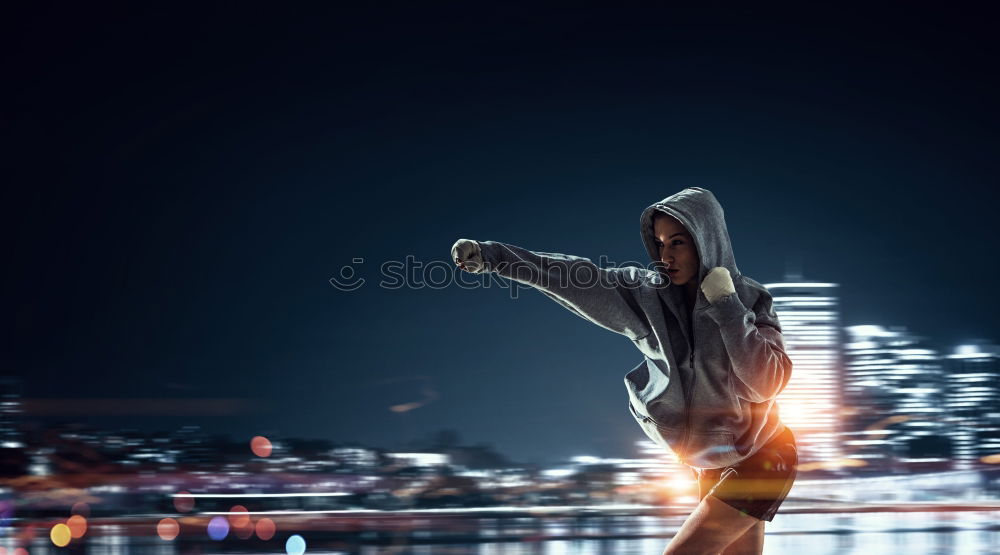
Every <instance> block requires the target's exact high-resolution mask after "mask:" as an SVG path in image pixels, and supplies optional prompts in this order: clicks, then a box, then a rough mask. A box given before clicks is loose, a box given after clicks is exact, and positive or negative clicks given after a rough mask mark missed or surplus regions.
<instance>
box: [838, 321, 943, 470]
mask: <svg viewBox="0 0 1000 555" xmlns="http://www.w3.org/2000/svg"><path fill="white" fill-rule="evenodd" d="M845 331H846V332H847V336H848V340H847V343H846V344H845V346H844V351H845V352H844V356H845V362H846V365H845V371H844V403H845V407H846V410H845V415H844V419H843V422H842V430H843V431H842V436H843V445H844V451H845V453H844V456H845V457H846V458H847V459H849V460H855V461H858V463H859V464H858V465H857V466H859V467H860V468H859V469H858V470H859V471H870V472H875V473H884V472H907V471H919V470H944V469H945V467H946V466H947V462H948V457H949V456H950V452H951V445H950V441H949V438H948V437H946V435H945V434H944V433H943V429H944V425H943V419H944V416H945V413H946V410H945V407H944V399H945V396H944V381H943V376H942V364H941V357H940V355H939V354H938V352H937V351H936V350H935V349H933V348H931V347H930V346H929V345H927V340H926V338H924V337H919V336H916V335H913V334H910V333H908V332H907V331H906V329H905V328H903V327H892V328H889V329H886V328H885V327H883V326H877V325H857V326H848V327H847V328H845Z"/></svg>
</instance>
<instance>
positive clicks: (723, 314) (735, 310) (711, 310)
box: [705, 293, 747, 324]
mask: <svg viewBox="0 0 1000 555" xmlns="http://www.w3.org/2000/svg"><path fill="white" fill-rule="evenodd" d="M705 312H707V313H708V315H709V317H711V318H712V319H713V320H715V323H717V324H724V323H726V322H729V321H730V320H734V319H736V318H742V317H743V316H745V315H746V313H747V308H746V307H745V306H743V303H742V302H741V301H740V296H739V295H737V294H736V293H730V294H728V295H726V296H725V297H720V298H718V299H715V302H713V303H711V306H709V307H708V308H707V309H706V310H705Z"/></svg>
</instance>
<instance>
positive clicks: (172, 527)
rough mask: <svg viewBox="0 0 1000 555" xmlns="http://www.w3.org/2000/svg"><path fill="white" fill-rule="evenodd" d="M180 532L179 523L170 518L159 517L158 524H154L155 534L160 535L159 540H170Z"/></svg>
mask: <svg viewBox="0 0 1000 555" xmlns="http://www.w3.org/2000/svg"><path fill="white" fill-rule="evenodd" d="M180 533H181V525H180V524H178V523H177V521H176V520H174V519H172V518H164V519H161V520H160V522H159V524H157V525H156V534H157V535H158V536H160V539H161V540H164V541H172V540H173V539H174V538H176V537H177V535H178V534H180Z"/></svg>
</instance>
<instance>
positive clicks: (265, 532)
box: [257, 518, 276, 541]
mask: <svg viewBox="0 0 1000 555" xmlns="http://www.w3.org/2000/svg"><path fill="white" fill-rule="evenodd" d="M275 529H276V526H275V525H274V521H273V520H271V519H269V518H262V519H260V520H258V521H257V537H258V538H260V539H262V540H264V541H267V540H269V539H271V538H273V537H274V531H275Z"/></svg>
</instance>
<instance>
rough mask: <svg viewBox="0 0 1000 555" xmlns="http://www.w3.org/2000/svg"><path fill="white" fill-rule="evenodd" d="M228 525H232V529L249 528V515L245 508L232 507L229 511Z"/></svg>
mask: <svg viewBox="0 0 1000 555" xmlns="http://www.w3.org/2000/svg"><path fill="white" fill-rule="evenodd" d="M229 524H232V525H233V528H243V527H244V526H249V524H250V513H249V511H247V508H246V507H244V506H243V505H233V506H232V508H230V509H229Z"/></svg>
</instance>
